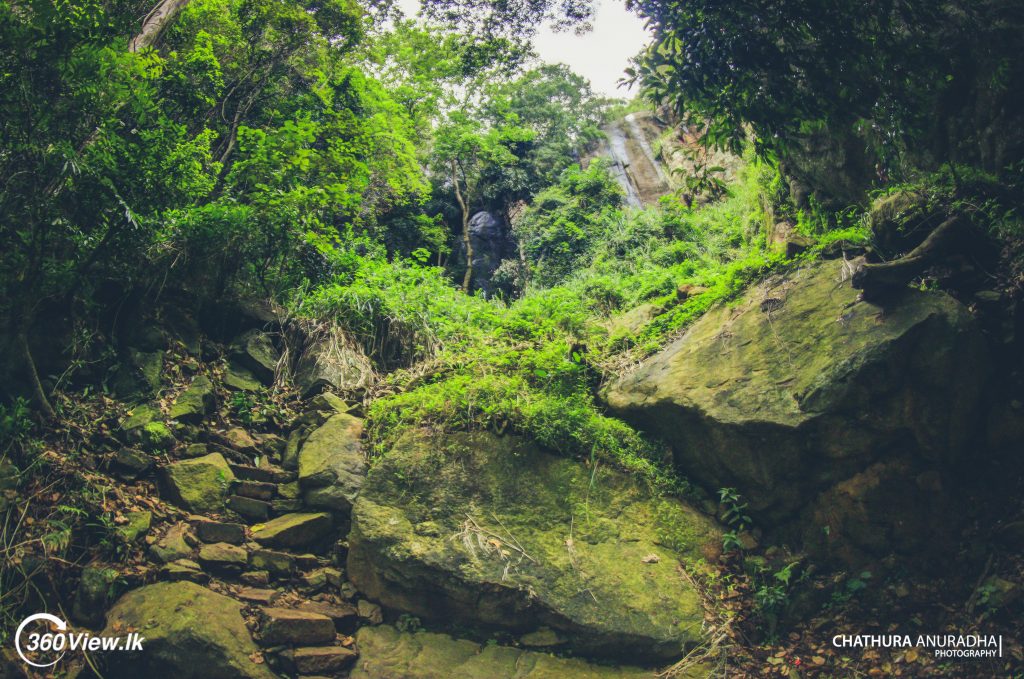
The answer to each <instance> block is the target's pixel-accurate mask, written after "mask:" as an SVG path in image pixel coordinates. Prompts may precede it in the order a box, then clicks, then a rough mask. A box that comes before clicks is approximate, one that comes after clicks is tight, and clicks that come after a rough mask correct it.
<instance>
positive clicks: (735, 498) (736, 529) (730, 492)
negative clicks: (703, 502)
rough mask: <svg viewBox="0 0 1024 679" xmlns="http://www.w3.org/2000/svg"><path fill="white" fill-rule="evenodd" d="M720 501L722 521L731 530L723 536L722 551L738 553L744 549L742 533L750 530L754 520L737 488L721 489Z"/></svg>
mask: <svg viewBox="0 0 1024 679" xmlns="http://www.w3.org/2000/svg"><path fill="white" fill-rule="evenodd" d="M718 501H719V502H720V503H721V506H722V515H721V518H722V521H723V522H724V523H725V525H726V526H728V527H729V530H728V531H726V532H725V533H724V534H723V535H722V551H724V552H738V551H741V550H742V549H743V542H742V540H741V539H740V533H742V532H743V531H745V530H748V529H749V528H750V525H751V523H752V520H751V518H750V516H749V515H748V514H747V507H748V504H747V503H746V502H743V500H742V498H741V497H740V494H739V493H738V492H737V491H736V489H735V488H720V489H719V490H718Z"/></svg>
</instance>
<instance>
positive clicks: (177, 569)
mask: <svg viewBox="0 0 1024 679" xmlns="http://www.w3.org/2000/svg"><path fill="white" fill-rule="evenodd" d="M160 575H161V577H162V578H164V579H165V580H170V581H171V582H181V581H183V580H184V581H188V582H194V583H197V584H200V585H202V584H205V583H207V582H209V581H210V575H209V574H208V573H204V572H203V570H202V568H200V566H199V564H197V563H196V562H195V561H192V560H191V559H178V560H177V561H172V562H171V563H169V564H166V565H164V567H163V568H161V569H160Z"/></svg>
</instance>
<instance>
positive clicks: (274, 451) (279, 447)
mask: <svg viewBox="0 0 1024 679" xmlns="http://www.w3.org/2000/svg"><path fill="white" fill-rule="evenodd" d="M253 438H255V439H256V443H257V445H259V447H260V449H261V450H263V452H264V453H265V454H266V455H268V456H269V457H277V458H280V457H281V455H283V454H284V449H285V447H286V446H287V445H288V442H287V441H285V440H284V439H283V438H281V437H280V436H278V435H277V434H256V435H254V436H253Z"/></svg>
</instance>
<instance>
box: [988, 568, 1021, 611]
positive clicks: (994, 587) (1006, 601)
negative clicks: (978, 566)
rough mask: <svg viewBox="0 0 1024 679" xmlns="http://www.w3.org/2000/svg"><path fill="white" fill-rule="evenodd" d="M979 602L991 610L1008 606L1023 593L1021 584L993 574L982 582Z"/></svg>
mask: <svg viewBox="0 0 1024 679" xmlns="http://www.w3.org/2000/svg"><path fill="white" fill-rule="evenodd" d="M979 592H980V596H979V597H978V603H979V604H980V605H981V607H982V608H984V609H988V610H989V611H997V610H999V609H1001V608H1006V607H1007V606H1009V605H1010V604H1012V603H1014V602H1015V601H1017V599H1019V598H1020V595H1021V588H1020V585H1018V584H1016V583H1013V582H1010V581H1009V580H1006V579H1004V578H1000V577H999V576H996V575H993V576H991V577H989V578H987V579H986V580H985V582H984V583H982V585H981V588H980V589H979Z"/></svg>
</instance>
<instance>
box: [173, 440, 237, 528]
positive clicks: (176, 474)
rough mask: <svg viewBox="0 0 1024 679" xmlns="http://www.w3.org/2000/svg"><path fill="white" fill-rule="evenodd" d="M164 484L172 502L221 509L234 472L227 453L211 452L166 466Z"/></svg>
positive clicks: (200, 508)
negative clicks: (225, 457) (226, 457)
mask: <svg viewBox="0 0 1024 679" xmlns="http://www.w3.org/2000/svg"><path fill="white" fill-rule="evenodd" d="M163 477H164V485H165V487H166V490H167V491H168V494H169V495H170V497H171V500H172V502H174V503H175V504H177V505H179V506H181V507H184V508H185V509H188V510H189V511H192V512H199V513H205V512H217V511H220V510H221V508H222V507H223V506H224V505H223V499H224V495H225V494H226V492H227V489H228V486H229V484H230V483H231V482H232V481H233V480H234V478H235V477H234V474H232V472H231V468H230V467H229V466H228V463H227V461H226V460H225V459H224V456H223V455H221V454H220V453H210V454H209V455H204V456H203V457H198V458H196V459H194V460H182V461H181V462H174V463H172V464H169V465H167V467H165V468H164V475H163Z"/></svg>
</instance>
